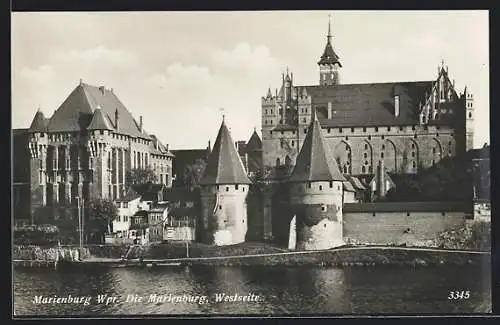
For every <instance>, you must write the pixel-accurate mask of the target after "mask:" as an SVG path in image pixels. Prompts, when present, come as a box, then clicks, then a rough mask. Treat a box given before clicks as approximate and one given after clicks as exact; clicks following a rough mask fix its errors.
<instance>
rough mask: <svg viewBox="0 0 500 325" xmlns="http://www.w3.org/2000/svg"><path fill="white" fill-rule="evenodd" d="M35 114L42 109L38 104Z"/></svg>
mask: <svg viewBox="0 0 500 325" xmlns="http://www.w3.org/2000/svg"><path fill="white" fill-rule="evenodd" d="M36 111H37V112H41V111H42V108H41V107H40V104H38V108H37V110H36Z"/></svg>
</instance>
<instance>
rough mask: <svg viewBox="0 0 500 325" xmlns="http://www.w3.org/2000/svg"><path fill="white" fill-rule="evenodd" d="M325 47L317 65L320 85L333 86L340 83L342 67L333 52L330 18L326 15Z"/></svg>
mask: <svg viewBox="0 0 500 325" xmlns="http://www.w3.org/2000/svg"><path fill="white" fill-rule="evenodd" d="M326 40H327V42H326V46H325V50H324V51H323V54H322V55H321V57H320V59H319V61H318V65H319V70H320V85H322V86H333V85H337V84H339V83H340V78H339V74H340V71H339V69H340V68H341V67H342V64H341V63H340V60H339V56H338V55H337V53H335V51H334V50H333V45H332V24H331V16H330V15H328V34H327V36H326Z"/></svg>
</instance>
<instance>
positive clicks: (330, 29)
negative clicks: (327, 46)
mask: <svg viewBox="0 0 500 325" xmlns="http://www.w3.org/2000/svg"><path fill="white" fill-rule="evenodd" d="M331 24H332V15H331V14H328V35H326V39H327V40H328V42H330V40H331V39H332V27H331Z"/></svg>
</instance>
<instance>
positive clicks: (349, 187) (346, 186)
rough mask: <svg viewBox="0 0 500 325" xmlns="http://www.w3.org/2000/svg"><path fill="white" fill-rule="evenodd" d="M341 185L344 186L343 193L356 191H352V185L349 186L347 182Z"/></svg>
mask: <svg viewBox="0 0 500 325" xmlns="http://www.w3.org/2000/svg"><path fill="white" fill-rule="evenodd" d="M343 184H344V186H343V188H344V191H348V192H356V190H355V189H354V187H353V186H352V184H351V183H350V182H347V181H346V182H344V183H343Z"/></svg>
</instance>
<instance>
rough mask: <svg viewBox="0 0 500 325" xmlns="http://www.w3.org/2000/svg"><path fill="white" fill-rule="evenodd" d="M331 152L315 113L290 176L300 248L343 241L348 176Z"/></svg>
mask: <svg viewBox="0 0 500 325" xmlns="http://www.w3.org/2000/svg"><path fill="white" fill-rule="evenodd" d="M332 156H333V155H331V154H330V153H329V152H328V147H327V146H326V145H325V143H324V140H323V135H322V132H321V126H320V124H319V121H318V119H317V117H316V116H314V118H313V120H312V122H311V124H310V125H309V128H308V130H307V134H306V138H305V139H304V144H303V145H302V148H301V151H300V153H299V156H298V157H297V162H296V164H295V168H294V170H293V172H292V175H291V177H290V179H289V182H290V193H291V194H290V195H291V198H290V199H291V203H292V211H293V214H294V216H295V217H296V232H297V234H296V238H297V244H296V249H298V250H318V249H330V248H334V247H338V246H341V245H343V244H344V241H343V231H342V228H343V223H342V197H343V182H344V181H345V179H344V177H343V176H342V174H341V173H340V170H339V167H338V165H337V163H336V161H335V160H334V159H331V158H330V157H332Z"/></svg>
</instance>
